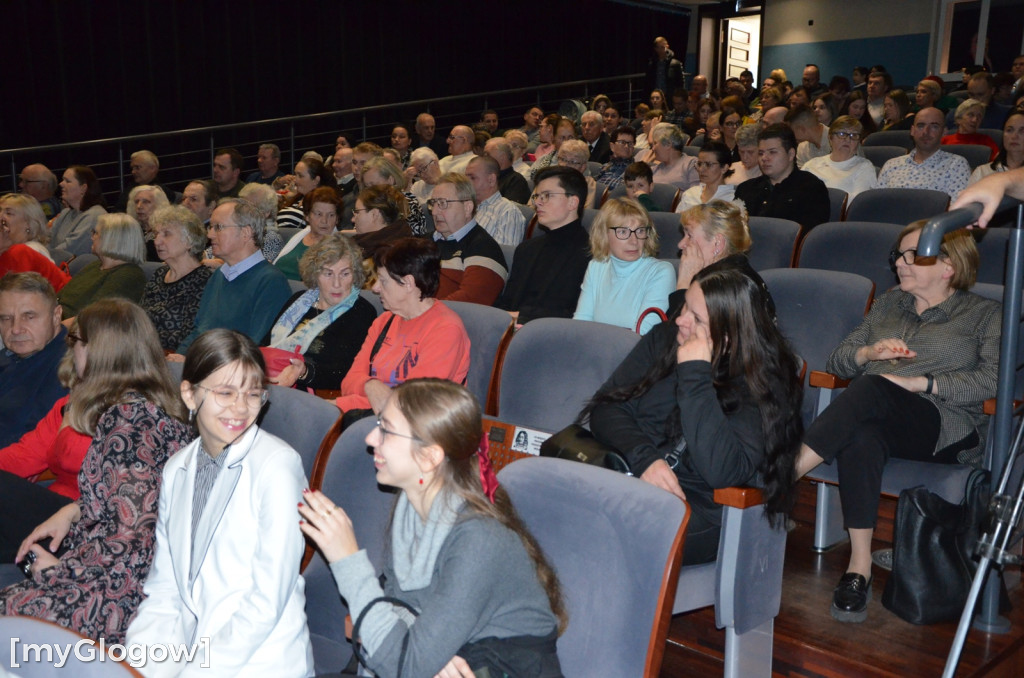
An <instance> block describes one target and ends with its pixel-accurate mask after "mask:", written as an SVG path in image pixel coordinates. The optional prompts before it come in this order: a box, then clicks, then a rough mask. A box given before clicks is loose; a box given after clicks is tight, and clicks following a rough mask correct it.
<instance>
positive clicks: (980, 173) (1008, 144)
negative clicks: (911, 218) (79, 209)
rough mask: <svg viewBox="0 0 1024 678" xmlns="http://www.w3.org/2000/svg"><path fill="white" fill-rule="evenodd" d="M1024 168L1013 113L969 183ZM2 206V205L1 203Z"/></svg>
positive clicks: (1021, 129)
mask: <svg viewBox="0 0 1024 678" xmlns="http://www.w3.org/2000/svg"><path fill="white" fill-rule="evenodd" d="M1018 167H1024V111H1022V112H1019V113H1016V112H1015V113H1011V114H1010V117H1008V118H1007V119H1006V124H1005V125H1004V126H1003V147H1002V149H1000V151H999V155H997V156H996V159H995V160H993V161H992V162H989V163H985V164H984V165H979V166H978V167H976V168H975V169H974V172H972V173H971V178H970V180H969V181H968V182H967V183H968V184H973V183H975V182H977V181H980V180H981V179H983V178H984V177H987V176H988V175H989V174H994V173H996V172H1005V171H1007V170H1012V169H1017V168H1018ZM0 204H2V203H0Z"/></svg>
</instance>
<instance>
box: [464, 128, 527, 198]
mask: <svg viewBox="0 0 1024 678" xmlns="http://www.w3.org/2000/svg"><path fill="white" fill-rule="evenodd" d="M520 134H522V133H521V132H520ZM524 136H525V135H524ZM484 154H485V155H487V156H488V157H490V158H492V159H493V160H494V162H496V163H498V190H499V191H501V195H502V196H504V197H505V198H508V199H509V200H511V201H512V202H517V203H519V204H520V205H525V204H526V203H527V202H529V201H530V185H529V184H528V183H526V178H525V177H524V176H523V175H521V174H520V173H519V172H517V171H516V170H515V169H514V168H513V167H512V158H513V155H514V151H513V150H512V144H511V143H509V142H508V140H506V139H503V138H501V137H496V138H494V139H488V140H487V143H486V144H484ZM470 162H472V161H470Z"/></svg>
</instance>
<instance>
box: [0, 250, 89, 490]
mask: <svg viewBox="0 0 1024 678" xmlns="http://www.w3.org/2000/svg"><path fill="white" fill-rule="evenodd" d="M29 271H35V272H36V273H38V274H40V275H41V276H43V277H44V278H46V279H47V280H49V281H50V284H51V285H53V291H54V292H60V290H61V288H62V287H64V286H65V285H67V284H68V281H69V280H71V276H70V275H68V274H67V273H65V272H64V271H62V270H60V269H59V268H57V266H55V265H54V263H53V262H52V261H50V260H49V259H47V258H46V257H44V256H43V255H42V254H40V253H39V252H36V251H35V250H34V249H32V248H31V247H29V246H28V245H22V244H20V243H19V244H16V245H11V246H10V247H8V248H7V249H6V250H5V251H4V252H3V254H0V278H2V277H3V276H5V275H6V274H8V273H11V272H14V273H28V272H29ZM76 485H77V483H76Z"/></svg>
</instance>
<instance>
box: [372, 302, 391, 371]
mask: <svg viewBox="0 0 1024 678" xmlns="http://www.w3.org/2000/svg"><path fill="white" fill-rule="evenodd" d="M394 321H395V314H394V313H392V314H391V317H390V318H388V321H387V322H386V323H384V329H382V330H381V331H380V334H378V335H377V341H375V342H373V348H371V349H370V360H369V362H368V364H369V365H373V359H374V358H376V357H377V352H378V351H380V347H381V346H383V345H384V339H385V337H387V336H388V330H389V329H391V323H393V322H394Z"/></svg>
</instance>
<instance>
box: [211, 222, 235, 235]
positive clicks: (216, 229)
mask: <svg viewBox="0 0 1024 678" xmlns="http://www.w3.org/2000/svg"><path fill="white" fill-rule="evenodd" d="M232 227H234V228H242V227H241V226H239V225H238V224H213V223H211V224H208V225H207V227H206V230H207V231H213V232H214V233H220V232H221V231H223V230H224V229H225V228H232Z"/></svg>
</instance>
